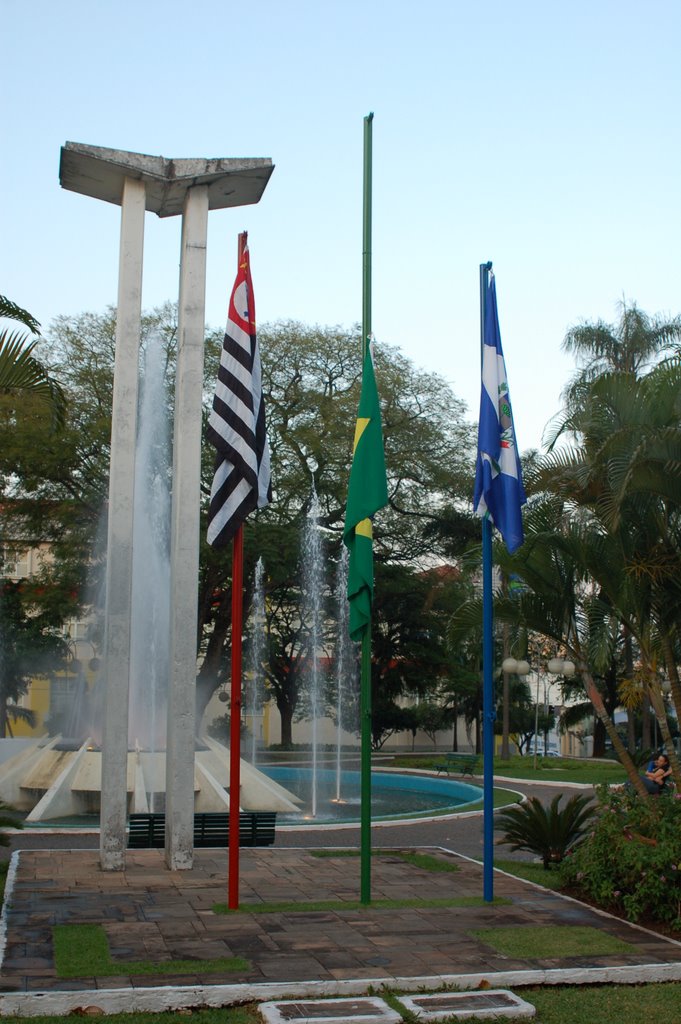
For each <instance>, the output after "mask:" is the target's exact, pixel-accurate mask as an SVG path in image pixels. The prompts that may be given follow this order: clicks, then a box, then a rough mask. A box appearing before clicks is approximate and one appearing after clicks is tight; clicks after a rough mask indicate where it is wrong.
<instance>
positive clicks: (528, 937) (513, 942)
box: [471, 925, 636, 960]
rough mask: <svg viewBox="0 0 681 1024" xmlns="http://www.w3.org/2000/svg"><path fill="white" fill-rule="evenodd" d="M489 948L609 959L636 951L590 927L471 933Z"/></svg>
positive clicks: (532, 954) (522, 927) (534, 927)
mask: <svg viewBox="0 0 681 1024" xmlns="http://www.w3.org/2000/svg"><path fill="white" fill-rule="evenodd" d="M471 935H474V936H475V937H476V938H477V939H480V941H481V942H484V943H485V945H486V946H491V947H492V948H493V949H496V950H497V952H498V953H503V954H504V955H505V956H513V957H533V958H535V959H537V958H538V959H540V960H544V959H546V958H547V957H561V958H562V957H566V956H606V955H607V954H608V953H633V952H635V951H636V947H635V946H632V945H631V944H630V943H628V942H623V941H622V940H621V939H618V938H616V937H615V936H614V935H609V934H608V932H604V931H601V930H600V929H599V928H591V927H590V926H588V925H531V926H528V925H517V926H508V927H498V928H476V929H475V930H474V931H471Z"/></svg>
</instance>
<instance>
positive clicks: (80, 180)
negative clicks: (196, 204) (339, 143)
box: [59, 142, 274, 217]
mask: <svg viewBox="0 0 681 1024" xmlns="http://www.w3.org/2000/svg"><path fill="white" fill-rule="evenodd" d="M273 170H274V164H273V163H272V161H271V159H270V158H269V157H252V158H251V157H244V158H239V157H235V158H232V157H229V158H228V157H217V158H215V159H204V158H199V159H175V160H169V159H166V158H165V157H162V156H148V155H147V154H145V153H131V152H128V151H127V150H123V149H107V148H105V147H103V146H88V145H85V144H83V143H80V142H66V143H65V144H64V145H63V146H62V148H61V159H60V162H59V182H60V184H61V186H62V188H65V189H67V190H68V191H70V192H79V193H80V194H81V195H86V196H91V197H92V198H94V199H103V200H104V201H105V202H107V203H114V204H115V205H116V206H120V205H121V202H122V197H123V182H124V181H125V179H126V178H132V179H134V180H136V181H143V182H144V184H145V187H146V199H145V204H146V207H145V208H146V209H147V210H149V211H150V212H151V213H156V214H157V215H158V216H159V217H176V216H179V215H180V214H181V213H182V210H183V205H184V200H185V196H186V193H187V190H188V189H190V188H192V187H193V186H195V185H206V186H207V188H208V209H209V210H222V209H225V208H226V207H230V206H249V205H252V204H253V203H257V202H259V201H260V199H261V198H262V194H263V192H264V191H265V188H266V186H267V182H268V181H269V179H270V176H271V174H272V171H273Z"/></svg>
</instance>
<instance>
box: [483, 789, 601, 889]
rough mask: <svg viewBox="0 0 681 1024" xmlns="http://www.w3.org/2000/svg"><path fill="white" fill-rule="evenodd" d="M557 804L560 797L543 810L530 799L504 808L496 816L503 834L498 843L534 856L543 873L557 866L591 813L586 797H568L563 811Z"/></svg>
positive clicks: (574, 842)
mask: <svg viewBox="0 0 681 1024" xmlns="http://www.w3.org/2000/svg"><path fill="white" fill-rule="evenodd" d="M561 800H562V794H561V795H559V796H556V797H554V798H553V800H552V801H551V804H550V806H549V807H548V808H547V807H544V805H543V804H542V802H541V800H538V799H537V797H536V796H531V797H530V798H529V800H527V801H526V802H525V803H522V804H519V805H516V806H515V807H505V808H504V809H503V810H502V811H500V812H499V816H498V822H499V825H500V827H502V828H505V830H506V831H505V833H504V838H503V839H501V840H499V842H502V843H507V844H508V845H509V846H510V847H511V849H512V850H529V851H530V852H531V853H538V854H539V856H540V857H541V859H542V861H543V864H544V867H545V868H546V870H548V869H549V868H550V867H551V865H552V864H559V863H560V862H561V861H562V860H563V858H564V857H565V856H566V854H567V853H568V851H569V850H571V849H572V848H573V847H574V846H575V844H576V843H578V842H579V840H580V839H581V837H582V835H583V834H584V831H585V829H586V827H587V825H588V823H589V821H590V819H591V816H592V814H593V813H594V809H595V808H594V805H593V804H592V803H591V802H590V800H589V797H587V796H571V797H570V799H569V800H568V802H567V803H566V805H565V807H561V806H560V801H561Z"/></svg>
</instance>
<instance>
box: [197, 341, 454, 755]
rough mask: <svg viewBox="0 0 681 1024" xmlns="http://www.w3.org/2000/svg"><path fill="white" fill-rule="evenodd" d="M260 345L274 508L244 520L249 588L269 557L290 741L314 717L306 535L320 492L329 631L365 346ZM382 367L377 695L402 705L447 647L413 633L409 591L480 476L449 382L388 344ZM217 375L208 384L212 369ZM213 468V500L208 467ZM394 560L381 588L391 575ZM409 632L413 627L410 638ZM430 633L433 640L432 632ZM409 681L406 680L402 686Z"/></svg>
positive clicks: (269, 592)
mask: <svg viewBox="0 0 681 1024" xmlns="http://www.w3.org/2000/svg"><path fill="white" fill-rule="evenodd" d="M259 340H260V345H261V353H262V360H263V393H264V396H265V403H266V409H267V416H268V437H269V440H270V446H271V450H272V465H273V483H274V501H273V502H272V504H271V505H270V506H268V507H267V508H266V509H264V510H262V511H261V512H259V513H257V514H256V515H254V516H251V517H249V519H248V520H247V522H246V526H245V531H244V537H245V546H246V553H245V563H246V576H247V577H248V576H250V574H251V572H252V568H253V566H254V564H255V560H256V558H257V557H258V555H262V557H263V561H264V563H265V567H266V575H267V580H266V603H267V607H268V611H267V622H268V636H269V639H270V663H269V664H270V677H269V679H268V685H269V687H270V692H271V693H272V694H273V696H274V698H275V700H276V703H277V707H278V709H279V711H280V715H281V717H282V742H284V743H287V742H289V741H290V735H291V724H292V722H293V721H294V719H295V716H296V715H297V714H300V713H302V712H303V711H305V710H306V707H307V706H306V701H305V688H306V674H305V671H304V667H305V657H306V654H305V652H306V649H307V626H306V624H305V622H304V621H303V619H302V617H301V614H300V600H301V584H300V581H301V574H300V564H299V558H300V538H301V532H302V529H303V524H304V520H305V516H306V514H307V511H308V508H309V503H310V497H311V490H312V486H313V484H314V488H315V493H316V495H317V498H318V501H319V506H320V527H321V529H322V530H323V532H324V535H325V538H326V549H327V557H328V568H329V571H327V572H326V573H325V574H324V579H323V580H322V581H320V582H321V586H322V590H323V592H324V594H325V595H326V599H327V608H328V625H329V627H330V626H331V623H332V620H333V611H332V609H331V608H330V606H328V598H329V595H330V593H331V589H332V582H331V581H332V578H333V571H334V566H335V563H336V561H337V556H338V548H339V544H340V538H341V534H342V529H343V521H344V512H345V499H346V492H347V481H348V473H349V467H350V460H351V448H352V439H353V436H354V425H355V418H356V411H357V403H358V398H359V387H360V376H361V360H360V343H359V337H358V333H357V332H356V331H345V330H341V329H339V328H320V327H314V328H311V327H306V326H304V325H301V324H299V323H293V322H285V323H278V324H273V325H265V326H264V327H261V328H260V330H259ZM376 367H377V379H378V388H379V394H380V398H381V411H382V417H383V428H384V441H385V449H386V462H387V472H388V484H389V495H390V503H389V507H388V508H387V509H384V510H382V511H381V514H380V516H377V518H376V522H375V524H374V556H375V564H376V578H377V588H376V591H377V598H376V603H375V607H374V611H375V615H376V623H377V626H376V634H375V636H376V642H375V645H374V647H375V651H376V649H378V652H379V653H375V658H376V663H375V666H374V684H373V685H374V688H377V687H378V686H380V687H382V688H384V687H385V686H387V685H390V686H391V687H392V686H393V683H394V684H395V686H394V689H393V690H392V691H391V692H393V693H394V694H397V693H399V692H405V691H406V690H407V689H408V688H409V687H410V686H413V687H414V692H418V690H419V689H420V688H422V687H423V686H428V685H430V684H431V683H432V679H433V676H432V673H431V671H430V668H431V666H432V663H433V658H434V657H435V656H436V655H435V654H434V652H436V651H437V648H433V646H432V645H430V644H428V643H424V642H423V640H421V641H419V640H418V637H417V636H416V632H417V630H416V626H415V625H412V626H408V627H407V625H406V623H407V619H411V620H413V619H415V618H416V617H417V616H418V614H419V607H420V606H419V603H418V602H414V601H412V602H411V604H410V601H409V598H408V589H409V588H410V587H412V586H413V585H414V580H415V579H416V575H417V572H418V569H419V568H420V567H422V566H423V567H425V565H426V564H427V562H429V561H432V558H433V556H434V555H438V556H441V555H442V554H443V551H444V544H443V542H442V539H441V536H440V534H439V533H438V532H437V531H436V530H434V529H433V526H434V525H435V524H437V523H438V522H439V521H440V518H441V517H442V516H444V515H445V514H446V509H447V503H448V502H451V497H452V495H456V494H459V493H461V494H463V493H464V491H463V488H464V481H465V487H466V489H467V488H468V481H467V479H466V475H465V472H464V469H465V467H467V466H468V468H469V471H470V465H469V463H470V458H471V455H470V453H471V452H472V451H473V446H472V444H471V443H470V428H469V426H468V425H467V424H466V423H465V421H464V419H463V406H462V404H461V403H460V402H459V401H458V400H457V399H456V398H455V397H454V395H453V394H452V392H451V390H450V388H449V387H448V386H447V385H446V383H445V382H444V381H442V380H441V379H440V378H438V377H437V376H436V375H433V374H426V373H423V372H421V371H419V370H417V369H416V368H415V367H414V366H413V365H412V364H411V363H410V362H409V361H408V360H407V359H405V357H404V356H402V355H401V354H400V353H399V351H397V350H394V349H391V348H389V347H387V346H386V347H383V348H381V347H379V349H378V351H377V357H376ZM208 373H209V377H210V370H209V371H208ZM206 470H207V472H206V476H205V479H204V487H205V490H206V491H207V490H208V488H209V482H210V476H211V473H212V468H211V465H210V463H207V464H206ZM388 563H390V567H389V568H386V574H385V577H383V576H382V575H381V574H382V572H383V569H382V566H383V565H384V564H385V565H386V567H387V565H388ZM205 564H207V565H208V566H209V567H210V574H211V576H210V578H211V583H212V585H213V586H214V587H217V588H219V589H221V590H222V591H223V592H224V593H225V594H227V593H228V591H229V586H230V576H229V573H230V563H229V556H228V554H227V555H225V554H224V553H217V554H212V555H209V556H208V561H207V563H205ZM400 566H405V567H408V568H405V572H404V573H403V574H402V575H400V574H399V573H398V569H399V567H400ZM393 584H394V588H393ZM384 585H385V586H387V587H388V588H389V589H390V597H388V595H387V594H386V598H385V600H386V602H388V603H391V610H390V622H389V621H388V619H389V616H387V615H385V616H384V615H383V612H382V605H381V602H382V598H381V593H382V590H383V587H384ZM419 593H420V591H419ZM399 594H401V595H402V596H401V601H402V603H401V605H400V598H399V596H398V595H399ZM423 600H424V601H425V596H424V598H423ZM223 607H224V606H223V605H221V606H220V609H219V612H218V613H217V614H216V615H214V616H212V618H209V619H208V620H206V621H205V622H204V627H205V635H206V637H207V643H206V647H205V650H206V658H205V660H204V663H203V666H202V669H201V672H200V674H199V687H200V691H201V693H203V694H204V695H207V694H210V693H211V692H212V690H213V689H214V688H215V686H216V685H218V684H219V680H220V678H221V675H220V673H221V666H222V665H224V663H225V658H226V653H227V652H228V649H229V616H228V614H227V612H225V613H224V614H223ZM397 622H399V623H401V625H400V626H399V627H397V625H396V623H397ZM419 628H420V629H421V630H423V626H422V625H421V626H420V627H419ZM382 631H383V636H381V633H382ZM332 643H333V630H332V629H329V635H328V636H327V637H325V638H324V639H323V642H322V646H323V647H324V649H325V652H326V653H327V654H329V653H330V651H331V645H332ZM419 644H420V649H419V650H417V648H419ZM384 652H385V653H384ZM388 652H389V653H388ZM437 656H438V657H439V656H440V655H437ZM391 662H392V663H393V664H392V667H391V665H390V663H391ZM397 666H399V668H398V667H397ZM412 666H413V667H412ZM398 676H401V677H402V678H401V679H400V680H398ZM417 676H418V677H419V679H418V681H415V680H416V677H417ZM379 680H380V682H379ZM327 704H328V701H327Z"/></svg>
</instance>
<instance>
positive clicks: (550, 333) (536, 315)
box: [0, 0, 681, 450]
mask: <svg viewBox="0 0 681 1024" xmlns="http://www.w3.org/2000/svg"><path fill="white" fill-rule="evenodd" d="M0 15H1V22H0V23H1V24H2V27H3V33H2V35H3V57H2V62H0V95H1V96H2V135H1V140H2V141H1V143H0V204H1V206H0V209H1V216H2V228H3V232H2V234H3V244H2V247H1V249H0V270H1V276H0V293H1V294H4V295H7V296H8V297H10V298H11V299H12V300H14V301H15V302H18V303H19V304H21V305H22V306H24V307H26V308H28V309H30V310H31V312H32V313H33V314H34V315H35V316H36V317H37V318H38V319H39V320H40V322H41V323H42V325H43V328H49V324H50V322H51V321H52V320H53V319H54V318H55V317H56V316H58V315H61V314H65V315H75V314H78V313H81V312H84V311H91V312H103V311H104V310H105V308H106V307H107V306H108V305H110V304H114V303H115V301H116V296H117V286H118V248H119V234H120V208H119V207H117V206H114V205H111V204H108V203H104V202H101V201H99V200H95V199H91V198H88V197H86V196H82V195H78V194H76V193H72V192H67V191H65V190H63V189H62V188H61V187H60V184H59V173H58V172H59V156H60V148H61V146H63V145H64V143H65V142H66V141H72V142H80V143H86V144H89V145H95V146H106V147H110V148H115V149H125V150H132V151H135V152H141V153H148V154H152V155H162V156H164V157H175V158H176V157H270V158H271V159H272V161H273V162H274V164H275V170H274V173H273V175H272V177H271V179H270V182H269V184H268V186H267V189H266V190H265V193H264V195H263V198H262V200H261V202H260V203H259V204H258V205H257V206H248V207H242V208H241V209H238V210H219V211H213V212H211V213H210V215H209V233H208V270H207V286H206V287H207V290H206V320H207V324H208V325H209V326H211V327H222V326H224V323H225V319H226V314H227V302H228V296H229V291H230V289H231V285H232V282H233V279H234V274H235V271H236V245H237V234H238V233H239V232H240V231H242V230H247V231H248V233H249V247H250V251H251V266H252V271H253V280H254V288H255V294H256V302H257V313H258V320H259V321H260V322H261V323H263V322H265V321H269V322H272V321H276V320H288V319H294V320H300V321H302V322H304V323H306V324H317V323H318V324H322V325H336V324H338V325H341V326H344V327H351V326H352V325H353V324H355V323H357V322H359V321H360V319H361V309H362V305H361V303H362V159H363V157H362V148H363V122H364V117H365V116H366V115H367V114H369V113H370V112H373V114H374V121H373V237H372V264H373V295H372V322H373V331H374V335H375V337H376V341H377V343H378V344H388V345H395V346H398V347H399V348H400V349H401V350H402V351H403V352H404V353H405V354H406V355H407V356H408V357H410V358H411V359H412V360H413V362H414V363H415V364H416V365H417V366H418V367H421V368H422V369H424V370H427V371H431V372H435V373H438V374H440V375H441V376H443V377H444V378H445V379H446V380H447V381H449V383H450V384H451V386H452V388H453V390H454V392H455V393H456V394H457V396H458V397H460V398H462V399H463V400H464V401H465V402H466V404H467V406H468V410H469V416H470V419H471V420H476V419H477V411H478V405H479V394H480V370H479V367H480V328H479V292H478V289H479V266H480V264H481V263H483V262H486V261H488V260H491V261H493V265H494V271H495V274H496V282H497V295H498V303H499V319H500V325H501V335H502V341H503V346H504V353H505V357H506V365H507V370H508V377H509V384H510V393H511V399H512V404H513V410H514V417H515V424H516V434H517V440H518V444H519V447H520V449H521V450H526V449H528V448H532V447H538V446H539V445H540V444H541V440H542V434H543V430H544V427H545V425H546V423H547V422H548V421H549V420H550V419H551V417H552V416H554V415H555V414H556V413H557V412H558V410H559V408H560V393H561V390H562V388H563V386H564V384H565V383H566V381H567V379H568V378H569V376H570V373H571V370H572V368H573V362H572V358H571V357H568V356H566V355H565V354H564V353H563V352H562V351H561V343H562V341H563V338H564V335H565V332H566V330H567V329H568V328H569V327H570V326H572V325H574V324H577V323H580V322H584V321H596V320H598V319H603V320H605V321H606V322H608V323H612V322H614V321H615V320H616V318H617V315H618V303H620V302H622V301H623V300H624V301H626V302H628V303H631V302H636V303H637V304H638V305H639V307H640V308H642V309H644V310H646V311H647V312H649V313H652V314H661V315H667V314H676V313H678V312H679V311H680V307H681V298H680V297H679V295H678V289H679V284H678V283H679V281H680V280H681V244H680V239H681V212H680V209H681V208H680V204H679V189H680V186H679V166H680V163H681V161H680V159H679V157H680V153H679V149H680V145H679V118H678V109H679V100H680V98H681V96H680V92H681V90H680V85H681V62H680V61H679V59H678V42H679V39H680V38H681V4H679V3H678V0H648V2H647V3H645V4H642V3H641V2H640V0H572V2H571V3H569V4H567V3H547V2H546V0H542V2H541V3H539V2H534V0H514V2H513V3H510V2H508V0H487V2H486V3H479V4H471V3H470V2H463V0H420V3H418V4H416V3H414V2H409V3H407V2H404V0H257V2H251V3H245V2H242V3H235V2H232V0H192V2H191V3H186V2H184V3H180V2H178V0H166V2H165V3H161V2H159V0H143V2H140V0H99V2H97V3H93V2H92V0H63V2H62V3H60V4H55V3H54V2H53V0H0ZM179 253H180V218H179V217H174V218H168V219H164V220H160V219H159V218H157V217H156V216H155V215H154V214H151V213H148V214H147V215H146V223H145V255H144V290H143V306H144V308H145V309H150V308H152V307H154V306H156V305H159V304H160V303H162V302H164V301H166V300H168V299H170V300H176V299H177V289H178V263H179ZM379 386H380V382H379Z"/></svg>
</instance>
